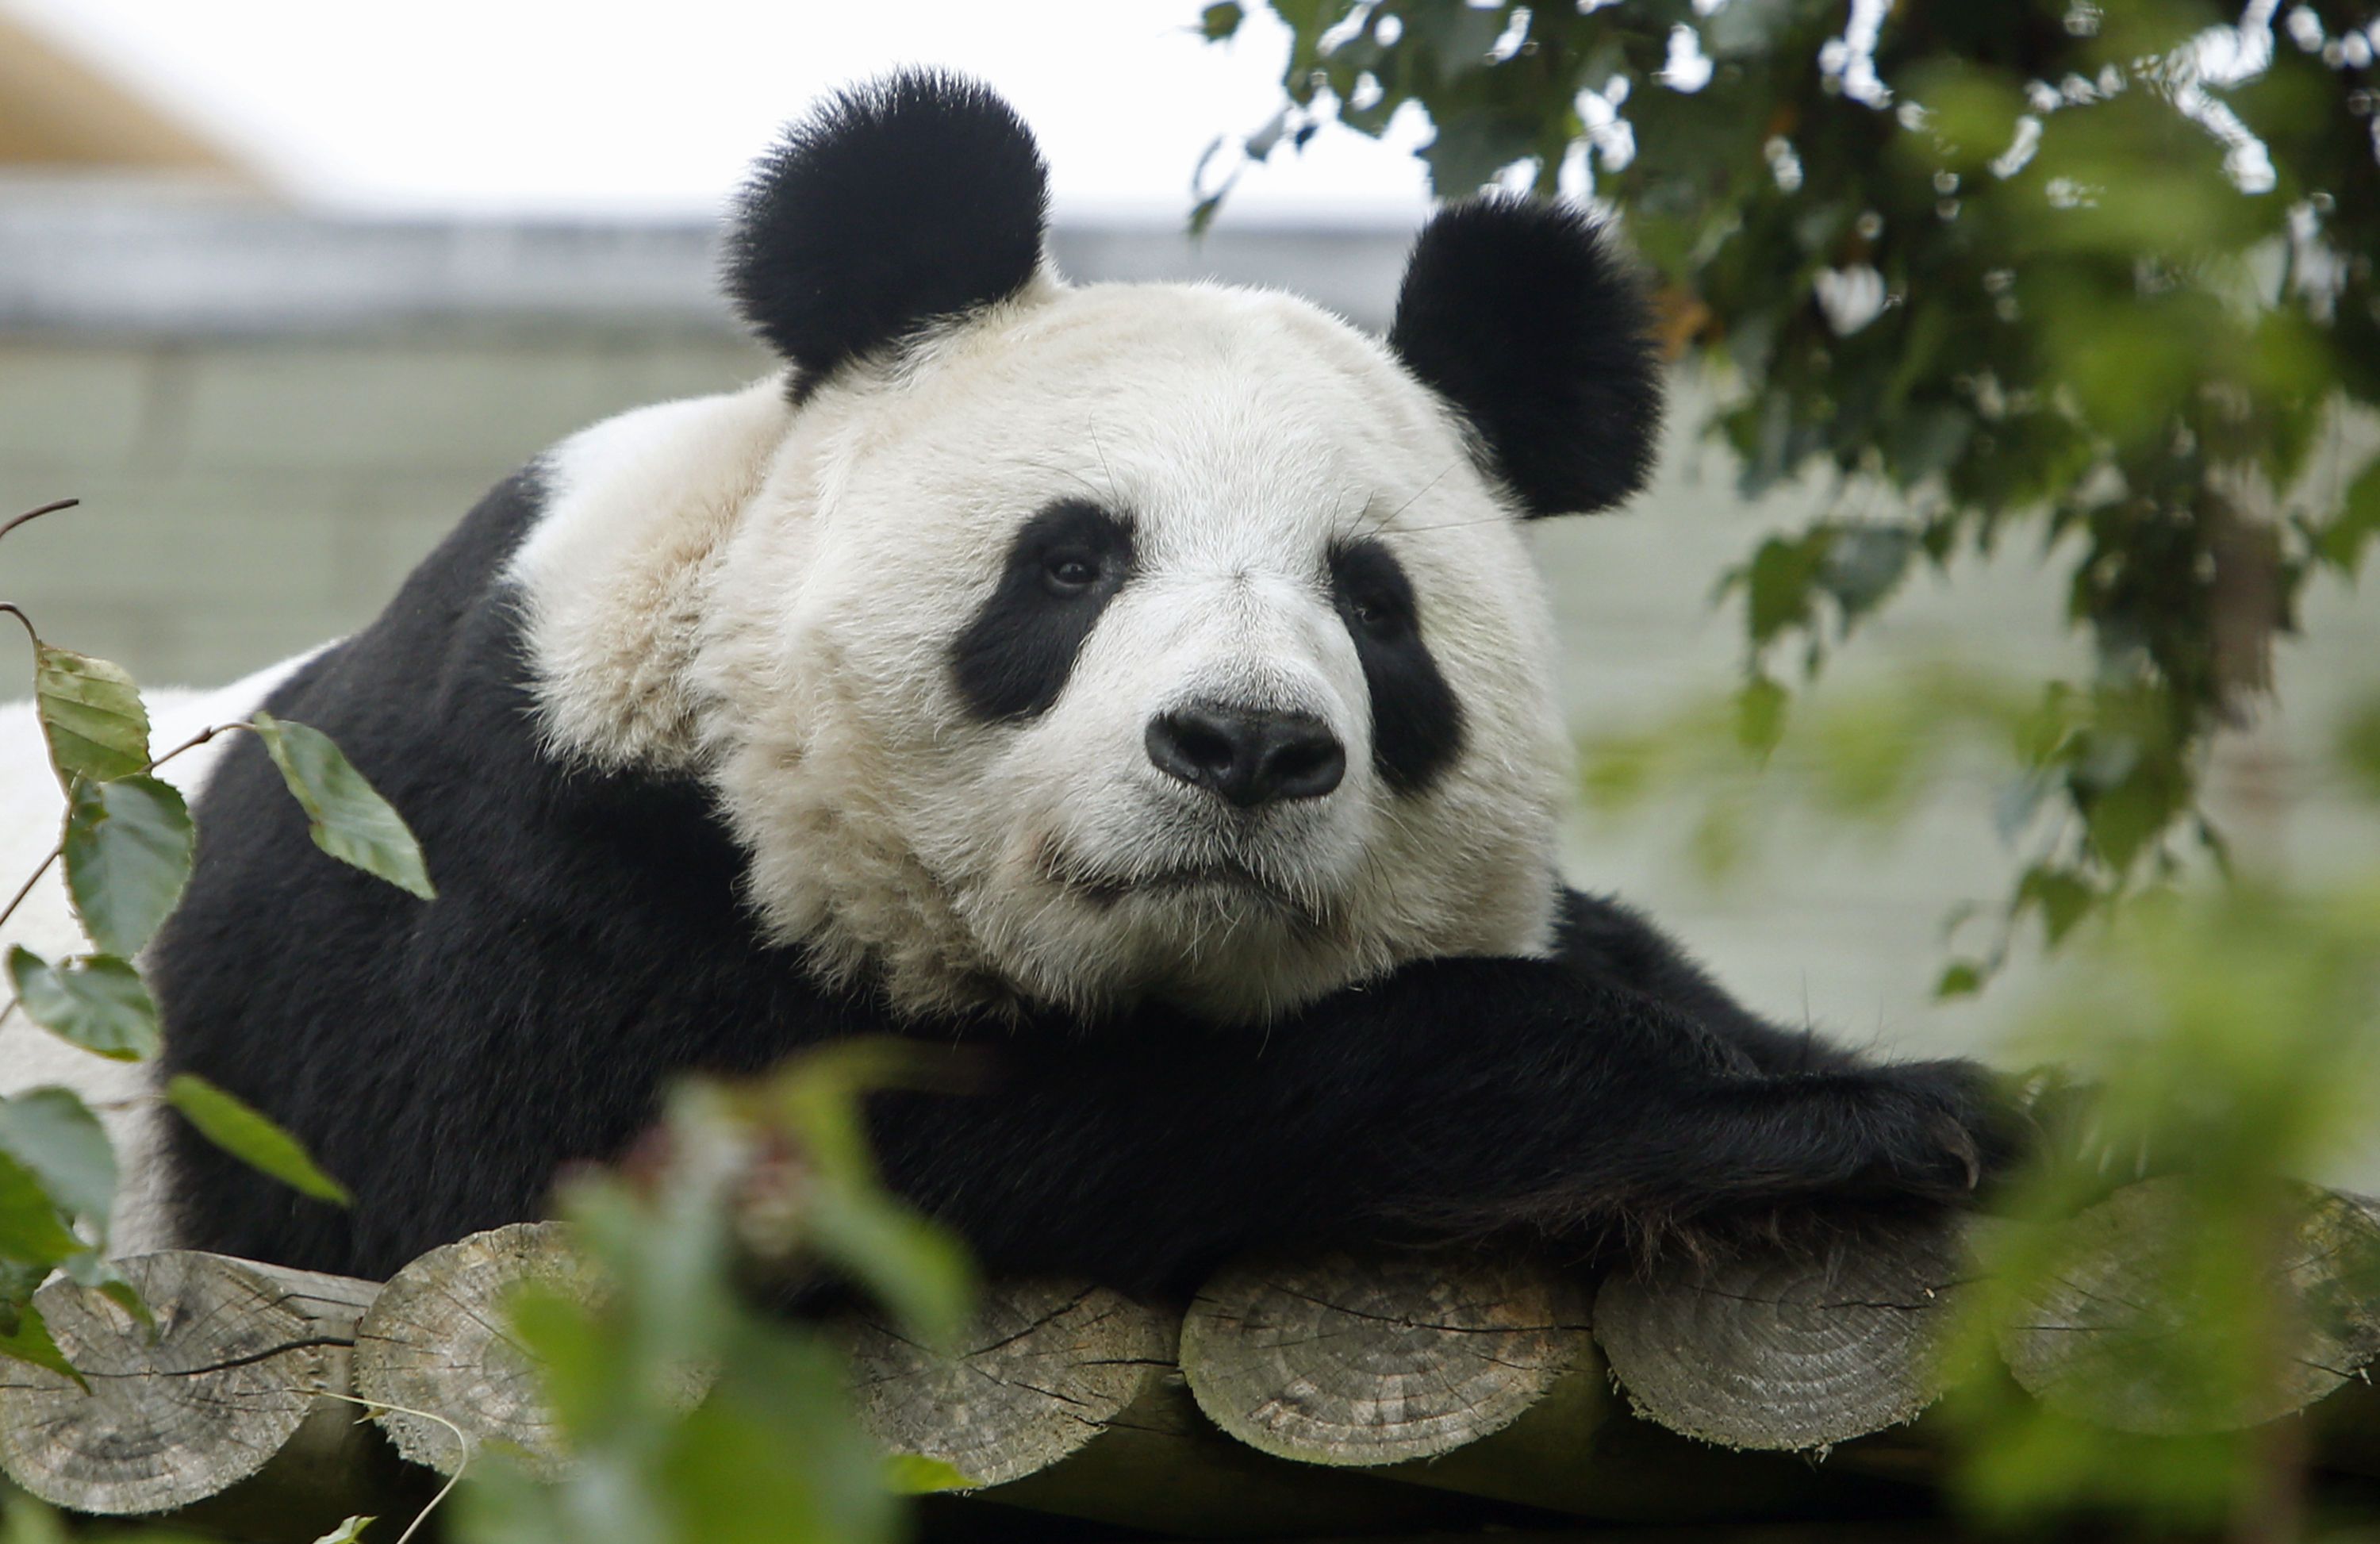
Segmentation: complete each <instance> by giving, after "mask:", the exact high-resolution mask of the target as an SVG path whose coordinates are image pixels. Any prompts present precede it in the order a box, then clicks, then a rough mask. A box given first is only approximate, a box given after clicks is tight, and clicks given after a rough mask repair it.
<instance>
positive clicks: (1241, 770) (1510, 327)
mask: <svg viewBox="0 0 2380 1544" xmlns="http://www.w3.org/2000/svg"><path fill="white" fill-rule="evenodd" d="M1044 189H1045V184H1044V175H1043V169H1042V165H1041V162H1040V158H1039V155H1038V152H1037V151H1036V149H1035V146H1034V143H1033V140H1032V139H1031V136H1030V135H1029V134H1028V133H1027V132H1026V128H1024V126H1023V125H1022V124H1021V123H1019V122H1018V121H1017V119H1016V117H1015V116H1014V114H1013V113H1012V112H1011V111H1010V109H1009V108H1008V107H1007V106H1006V105H1005V104H1004V103H1002V102H1001V101H999V100H998V99H997V98H996V97H994V96H992V95H990V93H989V92H987V91H984V90H982V89H981V88H979V87H977V86H974V85H972V84H969V83H966V82H964V81H959V80H955V79H949V78H946V77H941V76H934V75H926V74H909V75H904V76H899V77H896V78H894V79H891V80H889V81H886V82H883V83H880V84H879V85H876V86H873V87H870V88H867V89H864V90H860V91H854V92H851V93H849V94H847V95H844V96H843V97H841V98H839V99H837V100H835V101H834V102H832V103H830V104H829V105H827V106H826V107H825V108H823V109H822V110H820V111H819V112H818V113H817V114H815V115H813V116H812V117H810V118H809V119H808V120H807V121H806V122H804V123H802V124H799V125H797V126H796V127H795V128H793V129H792V130H791V132H790V133H789V134H788V136H787V138H786V140H784V142H783V145H782V146H781V147H780V148H779V149H778V150H777V151H776V152H775V153H774V154H773V155H772V156H771V157H770V158H769V159H768V160H767V161H765V162H764V163H763V164H762V165H761V167H760V169H759V173H758V175H757V176H756V177H755V180H754V181H753V182H752V184H751V185H750V187H749V188H747V192H746V194H745V197H744V200H743V203H742V207H741V210H740V215H739V221H738V225H737V226H736V229H735V233H734V236H733V238H732V241H731V247H730V253H729V273H728V280H729V286H730V289H731V291H732V293H733V294H734V296H735V298H736V300H737V302H738V304H739V305H740V307H741V309H742V310H743V311H744V313H745V315H746V316H747V318H748V319H749V320H750V321H751V322H752V323H753V324H754V325H755V327H756V328H757V330H758V331H759V334H760V335H761V336H762V337H763V338H765V339H766V340H768V341H769V342H770V343H771V345H772V346H774V347H775V348H776V349H777V350H778V351H779V352H780V353H782V354H783V356H784V357H785V359H786V360H787V362H788V364H789V366H790V370H789V371H788V372H787V374H786V375H785V376H784V377H783V378H781V379H779V380H778V381H776V382H774V383H770V384H768V385H765V386H763V387H760V388H756V389H755V391H754V392H752V393H747V394H746V395H745V396H743V397H741V398H736V399H730V400H729V402H728V404H727V405H725V406H719V405H716V404H714V405H711V406H710V407H702V406H701V405H695V406H690V407H676V408H666V409H657V410H653V412H654V414H655V415H656V416H655V417H654V418H653V420H652V423H651V425H650V432H648V433H647V435H646V436H645V438H646V440H649V441H650V442H651V445H659V446H662V447H663V448H662V449H653V448H651V445H647V444H644V442H643V441H639V442H638V444H637V446H635V447H631V448H629V449H623V448H620V447H619V446H618V445H617V444H616V443H615V444H613V445H612V446H611V447H610V448H602V447H598V448H595V449H589V450H582V451H580V452H579V453H577V470H575V471H572V470H570V469H569V468H570V466H571V465H572V462H571V455H570V453H568V452H565V456H564V458H563V462H564V467H565V474H564V475H563V477H562V481H563V482H564V484H565V486H563V487H562V488H561V489H560V490H559V491H558V496H559V497H560V498H561V499H562V500H564V501H565V502H567V501H568V500H570V499H571V498H574V497H577V498H580V499H581V500H582V502H584V501H586V500H589V499H592V500H593V501H594V502H596V503H599V504H609V505H618V506H619V508H620V513H618V514H617V515H616V516H615V517H612V518H611V519H610V520H609V521H607V520H604V519H595V520H592V521H591V522H589V521H586V520H582V521H581V522H580V526H581V528H582V530H583V529H597V530H599V531H601V530H609V532H610V534H609V535H608V536H605V537H604V538H603V539H602V540H603V542H604V543H605V544H604V545H602V546H601V550H600V551H599V550H596V548H595V547H594V546H593V545H592V542H593V540H594V539H592V538H585V537H582V539H581V541H579V542H578V543H577V544H578V545H579V546H580V547H582V548H585V549H587V550H585V551H583V552H581V553H579V554H578V557H577V563H578V564H579V565H580V566H579V568H578V572H580V573H581V574H584V573H586V572H588V570H587V568H586V567H585V566H584V565H586V564H589V563H592V564H599V565H602V573H603V575H604V578H603V581H602V582H601V583H597V584H594V585H592V586H588V585H585V584H579V585H577V587H576V588H574V589H573V590H571V593H572V595H573V597H574V601H573V602H572V603H570V604H565V603H562V602H551V603H546V602H541V601H540V595H543V596H546V597H548V598H550V597H551V596H552V595H553V593H554V592H555V590H556V584H557V581H556V580H555V578H554V577H553V576H554V575H556V574H558V573H562V572H565V571H566V570H567V569H569V568H570V567H571V563H570V561H568V554H567V553H565V554H564V557H563V558H559V559H558V558H556V557H555V555H554V553H553V551H551V550H547V551H543V552H540V548H539V544H538V541H532V543H531V547H530V549H529V551H528V552H527V553H525V554H524V560H523V562H522V563H521V564H520V565H519V567H520V570H521V572H522V573H523V575H524V576H525V578H524V584H525V588H527V589H528V591H529V601H530V611H531V614H532V617H533V619H534V626H533V628H532V634H533V637H532V643H533V646H534V647H533V652H534V653H535V655H536V657H537V660H538V664H539V669H540V675H541V677H542V689H543V692H544V696H545V703H544V706H545V711H546V716H547V720H548V727H549V731H550V733H551V734H552V736H553V738H554V739H555V740H556V742H557V743H559V744H560V745H562V746H563V747H564V748H566V749H569V750H572V751H574V752H575V753H577V754H580V755H582V756H588V757H591V758H593V759H595V760H610V761H613V762H620V763H625V762H637V761H645V762H674V763H676V764H678V765H680V766H682V767H685V768H686V769H689V770H692V771H694V772H698V773H699V774H700V775H704V776H707V777H708V778H709V779H710V781H711V783H712V785H713V787H714V788H715V790H716V791H717V794H718V796H719V798H720V801H721V804H722V808H723V809H724V810H725V812H726V815H727V817H728V819H729V821H730V822H731V824H732V825H733V827H734V829H735V833H736V835H737V837H738V839H739V840H740V841H741V842H742V843H743V845H744V846H745V847H746V849H747V852H748V853H749V855H750V868H749V871H748V875H747V886H748V893H749V898H750V900H751V902H752V904H753V906H755V908H756V909H757V911H758V912H759V915H760V916H761V917H762V918H763V919H764V920H765V923H766V925H767V926H768V928H769V929H770V930H771V932H772V934H773V935H774V936H776V937H777V938H779V939H781V940H783V941H784V942H797V943H799V944H801V945H802V946H803V947H804V948H805V949H806V950H807V955H808V958H809V959H810V961H811V962H812V964H813V967H815V968H818V969H820V970H822V971H824V972H826V973H827V974H829V975H830V976H833V977H837V978H853V977H860V978H868V979H873V980H874V981H876V982H877V983H878V984H879V985H880V988H881V989H882V990H883V991H886V992H887V993H888V994H889V996H890V998H891V999H892V1002H893V1003H894V1004H895V1005H896V1006H898V1007H899V1008H901V1009H903V1010H904V1011H908V1012H917V1013H926V1012H936V1011H946V1010H951V1009H962V1010H964V1009H968V1008H976V1007H982V1006H986V1005H992V1006H998V1005H1002V1004H1014V1003H1033V1002H1040V1003H1056V1004H1061V1005H1063V1006H1065V1007H1068V1008H1071V1009H1074V1010H1077V1011H1081V1012H1087V1013H1094V1014H1096V1013H1098V1012H1099V1011H1101V1010H1104V1009H1109V1008H1112V1007H1116V1006H1119V1005H1122V1004H1124V1003H1129V1002H1132V1001H1134V1000H1137V999H1141V998H1158V999H1162V1000H1166V1001H1170V1002H1172V1003H1178V1004H1180V1005H1182V1006H1184V1007H1185V1008H1188V1009H1190V1010H1192V1011H1194V1012H1196V1013H1199V1014H1202V1015H1208V1016H1212V1017H1217V1018H1221V1019H1227V1020H1234V1021H1256V1020H1261V1019H1264V1018H1267V1017H1269V1016H1271V1015H1276V1014H1278V1013H1280V1012H1281V1011H1284V1010H1285V1009H1288V1008H1291V1007H1293V1006H1295V1005H1296V1004H1299V1003H1304V1002H1306V1001H1309V1000H1311V999H1312V998H1314V997H1316V996H1318V995H1319V994H1321V993H1323V992H1326V991H1330V990H1333V989H1335V988H1338V987H1341V986H1344V985H1347V984H1350V983H1352V982H1355V981H1359V980H1361V979H1365V978H1366V977H1370V976H1373V975H1377V974H1378V973H1380V972H1382V971H1384V970H1387V969H1389V968H1390V967H1394V966H1396V965H1397V964H1400V963H1402V962H1404V961H1407V960H1412V959H1415V958H1420V957H1425V956H1431V955H1445V954H1530V953H1535V952H1539V951H1542V950H1543V949H1544V948H1545V947H1546V945H1547V942H1548V932H1549V929H1550V925H1551V918H1552V912H1553V907H1554V904H1555V897H1556V895H1557V893H1558V884H1557V881H1556V878H1555V872H1554V857H1553V854H1554V822H1555V819H1556V810H1557V807H1558V804H1559V801H1560V796H1561V792H1562V784H1563V779H1564V775H1565V769H1566V768H1567V766H1568V755H1567V749H1566V743H1565V737H1564V734H1563V730H1562V725H1561V722H1560V717H1559V714H1558V712H1557V711H1556V707H1555V700H1554V694H1553V689H1552V680H1551V672H1552V665H1553V660H1554V653H1555V644H1554V637H1553V631H1552V626H1551V622H1550V618H1549V614H1548V607H1547V604H1546V602H1545V599H1544V596H1543V594H1542V592H1541V590H1540V586H1539V582H1538V579H1537V577H1536V571H1535V568H1534V566H1533V565H1532V563H1531V561H1530V558H1529V555H1528V553H1527V552H1526V550H1525V548H1524V542H1523V541H1522V536H1521V531H1520V522H1521V520H1523V519H1524V518H1526V517H1533V516H1540V515H1550V514H1556V513H1560V512H1564V511H1571V510H1586V509H1594V508H1599V507H1602V506H1605V505H1609V504H1612V503H1613V502H1615V501H1617V500H1619V499H1621V498H1622V497H1624V496H1625V495H1627V494H1628V493H1629V492H1632V491H1633V489H1634V488H1635V487H1636V485H1637V484H1638V482H1639V481H1640V480H1641V479H1642V478H1643V476H1644V474H1645V468H1646V461H1647V456H1648V454H1649V443H1650V440H1651V437H1652V433H1653V430H1654V425H1655V421H1656V419H1657V417H1658V379H1657V375H1656V371H1655V369H1654V365H1653V362H1652V359H1651V354H1650V349H1649V346H1648V344H1647V342H1646V335H1645V315H1644V310H1643V306H1642V302H1641V299H1640V298H1639V297H1638V295H1637V292H1636V291H1635V289H1634V288H1633V286H1632V285H1631V283H1630V282H1629V280H1628V279H1627V277H1626V275H1625V274H1624V273H1623V272H1622V271H1621V267H1620V265H1619V264H1618V262H1617V261H1615V259H1614V258H1613V257H1612V256H1611V254H1610V253H1609V251H1608V250H1607V249H1606V248H1605V247H1604V245H1603V242H1602V239H1601V237H1600V236H1599V235H1598V233H1597V230H1596V228H1595V227H1594V226H1593V225H1591V224H1590V223H1589V222H1588V221H1586V220H1585V218H1584V217H1582V216H1581V215H1580V214H1578V213H1575V212H1573V211H1570V210H1566V209H1562V208H1559V207H1556V206H1551V205H1547V204H1540V203H1530V202H1523V201H1509V200H1488V201H1475V202H1471V203H1466V204H1461V205H1457V206H1454V207H1452V208H1451V209H1449V210H1447V211H1445V212H1444V213H1440V214H1439V216H1438V217H1437V218H1436V219H1434V220H1433V221H1432V222H1431V223H1430V225H1428V227H1427V229H1426V230H1425V231H1424V232H1423V233H1422V236H1421V237H1420V239H1419V241H1418V243H1417V244H1416V246H1415V250H1414V254H1413V259H1412V262H1411V265H1410V267H1409V269H1408V271H1407V274H1406V277H1405V281H1404V286H1403V292H1402V295H1401V297H1400V299H1399V303H1398V309H1397V316H1396V324H1395V327H1394V329H1393V331H1392V332H1391V334H1390V337H1389V339H1388V340H1387V341H1386V342H1385V343H1382V342H1379V341H1376V340H1374V339H1372V338H1370V337H1367V336H1366V335H1364V334H1360V333H1358V332H1356V331H1355V330H1354V329H1353V328H1351V327H1349V326H1347V325H1346V324H1345V323H1343V322H1340V321H1338V320H1337V319H1335V318H1333V317H1330V316H1329V315H1327V314H1325V313H1324V312H1322V311H1320V310H1317V309H1316V308H1314V307H1313V306H1310V305H1308V304H1305V302H1303V301H1300V300H1296V299H1293V298H1290V297H1287V296H1284V295H1280V294H1274V293H1269V292H1264V291H1257V290H1247V289H1236V288H1227V287H1221V286H1209V285H1196V286H1174V285H1092V286H1082V287H1070V286H1067V285H1065V284H1064V283H1063V282H1062V281H1061V280H1060V279H1059V278H1057V276H1056V275H1055V274H1053V273H1052V272H1051V271H1050V268H1049V266H1048V264H1047V261H1046V260H1045V258H1044V256H1043V249H1042V237H1043V213H1044V202H1045V190H1044ZM706 412H707V413H708V414H709V415H710V416H709V417H707V418H706V417H704V416H703V414H704V413H706ZM672 415H675V416H674V417H673V416H672ZM669 446H676V447H678V448H676V449H670V448H668V447H669ZM673 457H675V459H673ZM689 457H691V458H692V461H693V462H694V463H696V464H698V468H699V471H698V473H692V472H689V471H687V469H686V463H687V462H688V458H689ZM671 468H677V469H676V470H675V471H672V470H671ZM640 489H641V490H643V492H641V493H635V495H634V496H629V494H628V493H624V492H623V491H624V490H627V491H629V492H634V491H635V490H640ZM657 503H658V504H663V505H671V506H672V507H674V510H675V513H674V514H672V515H670V516H669V517H666V518H663V517H657V516H656V515H655V514H654V513H653V506H654V505H656V504H657ZM631 505H633V508H631V507H630V506H631ZM631 528H633V529H631ZM540 537H541V539H543V540H544V541H545V547H546V548H547V549H554V548H564V547H568V546H570V545H571V542H570V541H568V540H567V539H566V538H565V537H563V536H560V535H556V536H553V537H551V538H545V537H544V536H543V533H540ZM540 586H541V587H542V590H540ZM590 595H591V597H592V602H591V603H589V597H590ZM574 608H575V609H574ZM574 615H577V616H579V617H580V618H581V619H582V621H583V626H582V629H581V630H582V631H583V632H585V633H586V634H587V636H586V637H584V638H577V641H576V642H575V643H574V641H573V638H574V637H576V635H574V634H572V632H571V628H572V626H573V622H572V618H573V616H574ZM624 619H631V620H625V621H624Z"/></svg>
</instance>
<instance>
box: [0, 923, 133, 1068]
mask: <svg viewBox="0 0 2380 1544" xmlns="http://www.w3.org/2000/svg"><path fill="white" fill-rule="evenodd" d="M8 979H9V981H10V983H11V984H13V985H14V986H15V987H16V989H17V1000H18V1002H19V1003H22V1004H23V1005H24V1009H25V1015H26V1016H27V1017H28V1018H30V1019H31V1020H32V1021H33V1022H34V1023H36V1024H38V1025H40V1026H41V1027H42V1028H44V1029H47V1030H48V1031H49V1032H50V1033H52V1034H54V1035H56V1036H58V1037H59V1038H60V1039H66V1040H70V1041H72V1042H73V1043H74V1044H76V1045H79V1046H80V1047H82V1048H83V1049H84V1050H85V1051H88V1052H91V1053H93V1054H94V1055H99V1056H106V1057H110V1058H112V1059H113V1060H115V1061H118V1062H139V1061H145V1060H146V1059H148V1058H149V1057H151V1056H153V1055H155V1054H156V1053H157V1045H158V1026H157V1003H156V1000H155V999H154V998H152V997H151V996H150V995H149V988H148V987H147V985H146V984H144V983H143V982H142V981H141V979H140V972H139V971H138V970H135V969H133V968H132V966H131V964H130V963H129V962H128V961H126V960H121V959H118V958H116V957H115V956H114V955H111V954H93V955H91V956H90V957H89V958H86V959H79V960H69V961H67V963H66V964H65V965H63V966H54V965H52V964H50V963H49V962H48V961H47V960H44V959H43V958H42V956H41V955H39V954H34V953H33V952H32V951H31V950H30V949H28V948H26V947H25V946H24V945H23V944H21V943H20V944H18V945H17V946H16V947H15V948H13V949H11V950H9V951H8Z"/></svg>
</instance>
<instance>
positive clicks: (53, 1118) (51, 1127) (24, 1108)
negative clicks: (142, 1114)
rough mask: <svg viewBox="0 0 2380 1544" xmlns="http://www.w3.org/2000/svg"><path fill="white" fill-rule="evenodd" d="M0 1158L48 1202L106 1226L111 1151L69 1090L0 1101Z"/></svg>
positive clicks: (41, 1090) (86, 1108)
mask: <svg viewBox="0 0 2380 1544" xmlns="http://www.w3.org/2000/svg"><path fill="white" fill-rule="evenodd" d="M0 1153H6V1154H7V1155H8V1156H9V1157H10V1158H13V1159H15V1160H16V1161H18V1163H19V1164H21V1165H23V1166H24V1168H25V1169H26V1170H28V1171H29V1172H30V1173H31V1174H32V1175H33V1177H34V1178H36V1179H38V1180H40V1181H41V1182H42V1188H43V1189H45V1190H47V1191H48V1192H49V1195H50V1199H51V1200H53V1201H55V1202H56V1203H57V1204H58V1205H59V1206H61V1207H63V1208H65V1209H66V1210H68V1211H70V1212H73V1213H76V1214H77V1215H79V1216H83V1217H88V1218H91V1220H92V1221H94V1222H98V1223H99V1224H100V1225H101V1226H103V1227H104V1226H105V1225H106V1223H107V1220H108V1214H109V1212H110V1211H111V1210H113V1209H114V1207H115V1149H114V1148H113V1147H112V1146H110V1145H109V1143H108V1140H107V1132H106V1129H105V1128H104V1127H103V1126H102V1125H100V1124H99V1117H98V1116H96V1115H94V1114H92V1113H91V1107H90V1106H89V1105H87V1104H85V1103H83V1101H82V1100H80V1099H79V1097H77V1096H76V1095H75V1093H74V1092H73V1091H72V1090H71V1089H67V1088H35V1089H33V1090H32V1091H31V1092H30V1093H23V1094H18V1096H17V1097H16V1098H15V1099H0Z"/></svg>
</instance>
